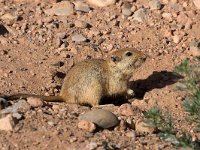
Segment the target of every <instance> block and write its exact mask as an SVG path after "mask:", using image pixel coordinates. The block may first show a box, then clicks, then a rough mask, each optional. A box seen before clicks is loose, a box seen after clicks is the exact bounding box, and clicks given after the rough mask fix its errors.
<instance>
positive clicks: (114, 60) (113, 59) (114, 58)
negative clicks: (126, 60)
mask: <svg viewBox="0 0 200 150" xmlns="http://www.w3.org/2000/svg"><path fill="white" fill-rule="evenodd" d="M110 58H111V60H112V61H113V62H115V63H116V62H119V61H120V60H121V58H120V57H119V56H115V55H112V56H111V57H110Z"/></svg>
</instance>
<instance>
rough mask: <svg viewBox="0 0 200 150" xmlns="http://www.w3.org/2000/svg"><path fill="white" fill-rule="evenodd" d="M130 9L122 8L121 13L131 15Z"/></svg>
mask: <svg viewBox="0 0 200 150" xmlns="http://www.w3.org/2000/svg"><path fill="white" fill-rule="evenodd" d="M132 13H133V12H132V11H131V9H127V8H122V14H123V15H125V16H131V15H132Z"/></svg>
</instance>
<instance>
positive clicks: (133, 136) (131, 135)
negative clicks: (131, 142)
mask: <svg viewBox="0 0 200 150" xmlns="http://www.w3.org/2000/svg"><path fill="white" fill-rule="evenodd" d="M126 136H127V137H129V138H133V139H135V138H136V135H135V132H133V131H129V132H127V133H126Z"/></svg>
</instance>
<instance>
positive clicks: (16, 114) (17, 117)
mask: <svg viewBox="0 0 200 150" xmlns="http://www.w3.org/2000/svg"><path fill="white" fill-rule="evenodd" d="M12 116H13V118H16V119H17V120H20V119H22V118H23V115H22V114H20V113H18V112H16V113H13V114H12Z"/></svg>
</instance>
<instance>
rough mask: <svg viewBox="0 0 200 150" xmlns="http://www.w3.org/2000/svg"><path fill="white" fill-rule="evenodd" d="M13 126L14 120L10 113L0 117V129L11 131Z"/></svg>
mask: <svg viewBox="0 0 200 150" xmlns="http://www.w3.org/2000/svg"><path fill="white" fill-rule="evenodd" d="M14 127H15V121H14V118H13V117H12V115H11V114H8V115H7V116H6V117H4V118H1V119H0V130H4V131H11V130H13V128H14Z"/></svg>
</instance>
